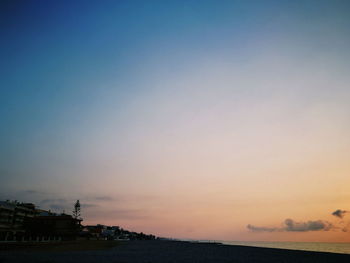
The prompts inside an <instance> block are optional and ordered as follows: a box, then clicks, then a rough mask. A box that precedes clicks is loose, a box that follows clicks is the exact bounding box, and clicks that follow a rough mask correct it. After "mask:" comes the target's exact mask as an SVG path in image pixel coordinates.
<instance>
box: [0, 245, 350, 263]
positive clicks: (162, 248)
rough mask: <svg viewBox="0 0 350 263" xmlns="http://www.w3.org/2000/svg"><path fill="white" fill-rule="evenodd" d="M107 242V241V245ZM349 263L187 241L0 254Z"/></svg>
mask: <svg viewBox="0 0 350 263" xmlns="http://www.w3.org/2000/svg"><path fill="white" fill-rule="evenodd" d="M106 242H108V241H106ZM20 262H26V263H27V262H28V263H34V262H35V263H63V262H64V263H75V262H84V263H95V262H106V263H107V262H108V263H109V262H110V263H129V262H130V263H131V262H133V263H161V262H169V263H171V262H184V263H190V262H203V263H206V262H208V263H209V262H225V263H226V262H227V263H229V262H231V263H241V262H242V263H243V262H244V263H248V262H261V263H263V262H264V263H265V262H266V263H272V262H276V263H277V262H279V263H281V262H283V263H288V262H293V263H294V262H310V263H311V262H317V263H322V262H350V255H348V254H335V253H324V252H309V251H297V250H286V249H273V248H257V247H247V246H232V245H222V244H217V243H196V242H184V241H159V240H155V241H126V242H120V243H118V244H117V245H116V246H113V247H111V248H107V249H105V250H91V249H89V250H85V251H82V250H80V251H79V250H78V251H77V250H75V251H28V250H12V251H11V250H3V251H0V263H20Z"/></svg>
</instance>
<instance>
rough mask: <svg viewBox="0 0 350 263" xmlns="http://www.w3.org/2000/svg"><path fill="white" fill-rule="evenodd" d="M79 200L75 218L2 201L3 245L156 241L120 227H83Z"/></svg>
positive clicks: (1, 235)
mask: <svg viewBox="0 0 350 263" xmlns="http://www.w3.org/2000/svg"><path fill="white" fill-rule="evenodd" d="M82 222H83V218H81V217H80V203H79V200H77V202H76V203H75V205H74V207H73V212H72V215H70V214H66V213H65V212H62V213H53V212H51V211H50V210H43V209H39V208H38V207H36V206H35V204H33V203H23V202H18V201H17V200H16V201H10V200H6V201H0V241H2V242H25V241H27V242H50V241H69V240H76V239H86V240H154V239H156V237H155V236H154V235H147V234H144V233H142V232H141V233H137V232H132V231H128V230H125V229H123V228H121V227H120V226H106V225H102V224H97V225H83V224H82Z"/></svg>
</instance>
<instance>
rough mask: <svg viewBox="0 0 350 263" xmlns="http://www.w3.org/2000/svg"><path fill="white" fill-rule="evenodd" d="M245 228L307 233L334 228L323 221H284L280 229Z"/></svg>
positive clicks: (257, 230)
mask: <svg viewBox="0 0 350 263" xmlns="http://www.w3.org/2000/svg"><path fill="white" fill-rule="evenodd" d="M247 228H248V229H249V230H250V231H253V232H308V231H328V230H331V229H332V228H334V226H333V225H332V224H331V223H329V222H327V221H323V220H316V221H312V220H309V221H306V222H296V221H294V220H293V219H289V218H288V219H286V220H285V221H284V222H283V226H282V227H259V226H253V225H251V224H249V225H247Z"/></svg>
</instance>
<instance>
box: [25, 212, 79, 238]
mask: <svg viewBox="0 0 350 263" xmlns="http://www.w3.org/2000/svg"><path fill="white" fill-rule="evenodd" d="M81 221H82V220H81V219H75V218H73V217H72V216H70V215H65V214H62V215H53V216H52V215H48V216H37V217H33V218H30V219H28V220H27V221H26V223H25V229H26V236H27V238H28V239H30V240H38V241H43V240H47V241H49V240H73V239H76V237H77V236H78V233H79V232H80V230H81Z"/></svg>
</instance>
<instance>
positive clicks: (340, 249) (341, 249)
mask: <svg viewBox="0 0 350 263" xmlns="http://www.w3.org/2000/svg"><path fill="white" fill-rule="evenodd" d="M218 242H220V243H223V244H226V245H240V246H250V247H269V248H282V249H294V250H306V251H320V252H332V253H342V254H350V243H323V242H262V241H261V242H243V241H242V242H241V241H218Z"/></svg>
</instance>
